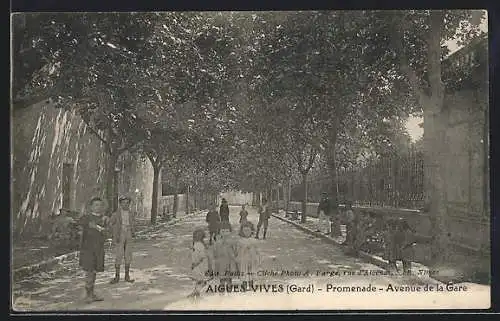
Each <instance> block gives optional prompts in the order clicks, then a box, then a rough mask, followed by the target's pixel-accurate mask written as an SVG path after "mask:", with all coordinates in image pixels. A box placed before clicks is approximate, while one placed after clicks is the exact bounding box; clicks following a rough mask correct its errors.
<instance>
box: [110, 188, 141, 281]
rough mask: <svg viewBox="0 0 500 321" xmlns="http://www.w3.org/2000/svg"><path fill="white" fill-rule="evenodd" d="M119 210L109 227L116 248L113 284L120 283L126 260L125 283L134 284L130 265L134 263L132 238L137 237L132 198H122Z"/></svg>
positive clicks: (114, 214)
mask: <svg viewBox="0 0 500 321" xmlns="http://www.w3.org/2000/svg"><path fill="white" fill-rule="evenodd" d="M118 201H119V208H118V210H117V211H116V212H114V213H113V214H112V215H111V219H110V222H109V225H110V226H111V231H112V234H113V242H114V244H115V246H116V248H115V277H114V278H113V279H112V280H111V284H114V283H117V282H118V281H120V265H121V263H122V260H125V281H127V282H134V280H133V279H131V278H130V263H131V261H132V247H131V245H132V244H131V243H132V238H133V237H134V236H135V216H136V214H135V213H133V212H132V211H131V210H130V202H131V198H130V197H129V196H121V197H120V198H119V200H118Z"/></svg>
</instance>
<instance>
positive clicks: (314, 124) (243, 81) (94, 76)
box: [11, 10, 491, 313]
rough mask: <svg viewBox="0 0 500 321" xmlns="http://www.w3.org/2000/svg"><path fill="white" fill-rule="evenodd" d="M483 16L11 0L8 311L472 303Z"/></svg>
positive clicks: (479, 300)
mask: <svg viewBox="0 0 500 321" xmlns="http://www.w3.org/2000/svg"><path fill="white" fill-rule="evenodd" d="M487 19H488V17H487V12H486V11H485V10H401V11H380V10H371V11H370V10H365V11H346V10H342V11H313V10H309V11H255V12H250V11H241V12H239V11H224V12H216V11H210V12H202V11H197V12H187V11H183V12H175V11H169V12H143V13H137V12H129V13H127V12H121V13H105V12H104V13H96V12H92V13H90V12H89V13H85V12H79V13H76V12H75V13H68V12H66V13H62V12H59V13H50V12H43V13H42V12H40V13H37V12H30V13H26V12H18V13H13V14H12V15H11V30H12V31H11V65H12V68H11V70H12V73H11V84H12V86H11V87H12V91H11V124H12V126H11V142H12V144H11V146H12V150H11V159H12V167H11V204H12V210H11V237H12V243H11V244H12V256H11V262H12V264H11V271H12V273H11V274H12V288H11V298H12V300H11V310H12V311H14V312H24V313H26V312H28V313H31V312H40V311H42V312H54V313H56V312H61V311H73V312H84V311H108V312H109V311H111V312H113V311H115V312H118V311H125V310H126V311H146V310H148V311H152V310H158V311H193V310H210V311H217V310H230V311H249V310H252V311H255V310H293V311H300V310H341V311H351V310H381V311H382V310H407V309H436V310H441V309H488V308H490V301H491V299H490V295H491V293H490V201H489V154H488V151H489V125H488V120H489V113H488V109H489V105H488V101H489V99H488V88H489V84H488V30H487V25H488V23H487Z"/></svg>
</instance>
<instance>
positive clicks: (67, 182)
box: [62, 164, 74, 209]
mask: <svg viewBox="0 0 500 321" xmlns="http://www.w3.org/2000/svg"><path fill="white" fill-rule="evenodd" d="M73 174H74V165H73V164H63V182H62V185H63V186H62V188H63V190H62V207H63V208H64V209H71V205H72V204H71V194H72V191H73Z"/></svg>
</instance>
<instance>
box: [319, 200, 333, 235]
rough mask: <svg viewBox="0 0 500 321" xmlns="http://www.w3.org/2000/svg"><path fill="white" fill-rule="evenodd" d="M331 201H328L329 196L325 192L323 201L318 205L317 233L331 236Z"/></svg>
mask: <svg viewBox="0 0 500 321" xmlns="http://www.w3.org/2000/svg"><path fill="white" fill-rule="evenodd" d="M330 210H331V205H330V199H328V194H327V193H325V192H323V193H322V194H321V201H320V202H319V205H318V226H317V229H316V232H321V233H324V234H327V235H328V234H330V233H331V231H330V227H331V226H330Z"/></svg>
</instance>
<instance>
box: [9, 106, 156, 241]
mask: <svg viewBox="0 0 500 321" xmlns="http://www.w3.org/2000/svg"><path fill="white" fill-rule="evenodd" d="M11 124H12V126H11V146H12V147H11V204H12V205H11V218H12V230H13V232H14V236H15V237H21V236H27V235H33V234H38V233H43V232H44V227H45V225H46V223H47V222H48V221H50V217H51V216H53V215H58V214H59V212H60V209H67V210H71V211H78V212H83V211H84V210H85V206H86V204H87V202H88V200H89V199H90V198H91V197H93V196H104V181H105V175H106V159H107V157H108V155H107V153H106V152H105V148H104V145H103V143H102V142H101V141H100V140H99V139H98V138H97V137H96V136H95V135H94V134H93V133H92V132H90V131H89V130H88V128H87V126H86V124H85V123H84V122H83V120H82V119H81V118H80V117H79V116H78V115H77V114H76V113H75V112H74V111H66V110H63V109H57V108H55V107H54V106H53V105H52V104H51V103H50V101H41V102H39V103H36V104H34V105H32V106H30V107H26V108H19V109H13V110H12V114H11ZM120 166H121V168H120ZM116 170H117V171H118V172H119V173H118V177H119V181H120V183H119V186H118V190H119V192H120V193H130V194H131V195H134V194H137V197H136V199H135V200H134V201H136V200H139V201H140V202H141V206H140V207H141V208H142V212H143V213H149V212H150V208H151V193H152V182H153V178H152V172H153V170H152V166H151V165H150V164H149V162H144V161H142V160H141V159H140V157H137V156H135V155H130V154H124V155H122V157H121V160H120V162H119V166H117V168H116ZM136 190H137V191H138V192H137V193H135V191H136ZM141 193H142V196H141ZM141 197H142V200H140V198H141ZM132 206H135V204H133V205H132ZM148 210H149V211H148Z"/></svg>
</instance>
